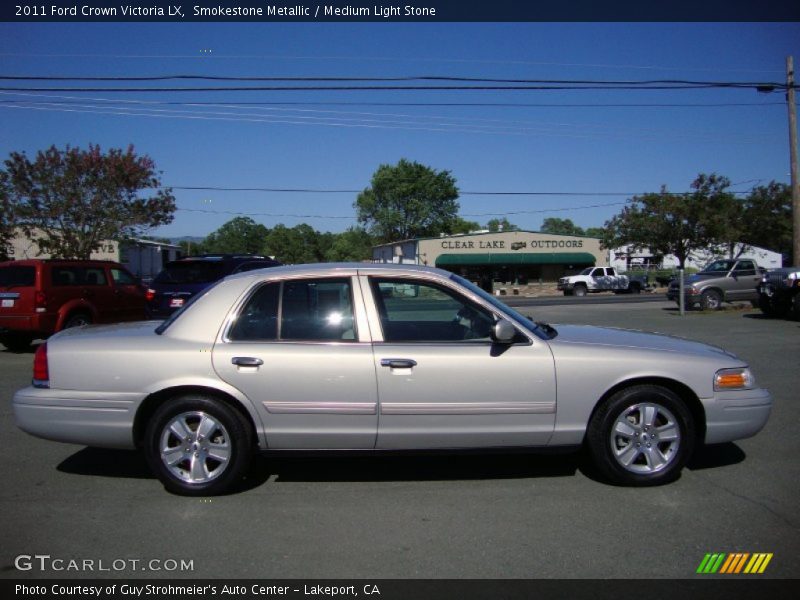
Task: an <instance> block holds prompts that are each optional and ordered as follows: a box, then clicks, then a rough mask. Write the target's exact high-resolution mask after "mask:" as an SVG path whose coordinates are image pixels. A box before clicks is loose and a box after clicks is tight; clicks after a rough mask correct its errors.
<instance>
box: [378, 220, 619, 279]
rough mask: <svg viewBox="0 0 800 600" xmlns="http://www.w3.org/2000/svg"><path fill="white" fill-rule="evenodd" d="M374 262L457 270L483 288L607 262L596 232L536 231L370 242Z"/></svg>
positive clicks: (456, 271) (555, 274)
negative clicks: (583, 234) (389, 242)
mask: <svg viewBox="0 0 800 600" xmlns="http://www.w3.org/2000/svg"><path fill="white" fill-rule="evenodd" d="M372 260H373V262H377V263H396V264H415V265H428V266H432V267H439V268H442V269H446V270H448V271H452V272H454V273H458V274H459V275H462V276H464V277H466V278H468V279H470V280H472V281H477V282H480V283H481V285H482V286H483V287H484V288H486V289H489V287H490V284H491V283H492V282H498V283H507V284H515V285H526V284H529V283H537V282H552V281H556V280H558V278H559V277H562V276H563V275H564V274H565V273H575V272H577V271H580V270H581V269H583V268H585V267H590V266H594V265H596V264H597V265H605V264H608V252H607V251H604V250H601V248H600V240H599V239H597V238H590V237H581V236H573V235H556V234H551V233H541V232H538V231H500V232H496V233H491V232H478V233H468V234H461V235H446V236H440V237H436V238H420V239H413V240H404V241H401V242H394V243H391V244H383V245H380V246H376V247H374V248H373V250H372Z"/></svg>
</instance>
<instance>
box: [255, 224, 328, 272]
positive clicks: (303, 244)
mask: <svg viewBox="0 0 800 600" xmlns="http://www.w3.org/2000/svg"><path fill="white" fill-rule="evenodd" d="M319 238H320V234H319V232H317V231H316V230H315V229H314V228H313V227H311V225H307V224H306V223H302V224H300V225H295V226H294V227H291V228H289V227H286V225H282V224H278V225H276V226H275V227H273V228H272V229H270V230H269V233H268V234H267V237H266V240H265V241H264V245H263V246H262V248H263V252H264V254H267V255H268V256H274V257H275V258H277V259H278V260H279V261H281V262H282V263H286V264H300V263H314V262H321V261H323V260H325V258H324V251H323V250H322V248H320V246H319Z"/></svg>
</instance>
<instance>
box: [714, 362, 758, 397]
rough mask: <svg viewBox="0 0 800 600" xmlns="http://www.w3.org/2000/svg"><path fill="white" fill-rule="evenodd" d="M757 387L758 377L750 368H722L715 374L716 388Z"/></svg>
mask: <svg viewBox="0 0 800 600" xmlns="http://www.w3.org/2000/svg"><path fill="white" fill-rule="evenodd" d="M754 387H756V378H755V377H753V373H751V372H750V369H746V368H738V369H720V370H719V371H717V372H716V374H715V375H714V390H715V391H717V392H719V391H723V390H751V389H753V388H754Z"/></svg>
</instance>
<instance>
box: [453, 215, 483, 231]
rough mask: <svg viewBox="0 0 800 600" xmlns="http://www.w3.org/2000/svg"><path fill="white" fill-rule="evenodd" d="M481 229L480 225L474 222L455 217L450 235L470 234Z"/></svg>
mask: <svg viewBox="0 0 800 600" xmlns="http://www.w3.org/2000/svg"><path fill="white" fill-rule="evenodd" d="M481 229H482V228H481V224H480V223H478V222H476V221H467V220H466V219H462V218H461V217H456V220H455V221H454V222H453V227H452V228H451V231H450V233H472V232H473V231H480V230H481Z"/></svg>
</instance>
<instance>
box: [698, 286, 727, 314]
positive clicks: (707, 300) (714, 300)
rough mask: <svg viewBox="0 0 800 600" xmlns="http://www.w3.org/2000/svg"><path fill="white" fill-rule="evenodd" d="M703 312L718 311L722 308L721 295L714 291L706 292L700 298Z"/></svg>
mask: <svg viewBox="0 0 800 600" xmlns="http://www.w3.org/2000/svg"><path fill="white" fill-rule="evenodd" d="M700 305H701V306H702V307H703V310H719V309H720V308H722V294H720V293H719V292H718V291H716V290H706V291H705V292H703V295H702V297H701V302H700Z"/></svg>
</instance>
